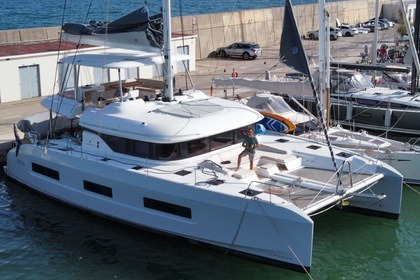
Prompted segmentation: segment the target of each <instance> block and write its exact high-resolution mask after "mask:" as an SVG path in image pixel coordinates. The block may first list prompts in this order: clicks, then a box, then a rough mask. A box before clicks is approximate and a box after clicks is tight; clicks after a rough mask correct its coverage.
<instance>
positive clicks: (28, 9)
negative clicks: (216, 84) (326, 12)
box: [0, 0, 316, 30]
mask: <svg viewBox="0 0 420 280" xmlns="http://www.w3.org/2000/svg"><path fill="white" fill-rule="evenodd" d="M145 2H147V6H148V7H149V10H150V12H151V14H156V13H159V12H160V9H161V6H162V0H149V1H138V0H125V1H121V0H108V1H104V0H91V1H89V0H85V1H81V0H79V1H52V0H36V1H33V0H19V1H10V0H0V30H10V29H25V28H35V27H50V26H62V25H63V24H64V23H66V22H77V23H89V21H90V20H91V19H93V20H99V21H108V22H109V21H113V20H115V19H118V18H119V17H121V16H123V15H126V14H128V13H129V12H132V11H134V10H136V9H138V8H140V7H141V6H143V5H144V3H145ZM315 2H316V0H299V1H294V2H293V5H301V4H306V3H315ZM283 6H284V0H258V1H220V0H213V1H208V0H173V1H172V15H173V16H180V15H196V14H207V13H220V12H234V11H238V10H249V9H264V8H271V7H283Z"/></svg>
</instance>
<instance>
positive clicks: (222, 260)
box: [0, 0, 420, 280]
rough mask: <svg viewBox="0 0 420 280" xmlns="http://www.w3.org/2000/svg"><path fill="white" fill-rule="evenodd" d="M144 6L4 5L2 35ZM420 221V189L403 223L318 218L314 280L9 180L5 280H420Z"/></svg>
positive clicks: (4, 206) (1, 224)
mask: <svg viewBox="0 0 420 280" xmlns="http://www.w3.org/2000/svg"><path fill="white" fill-rule="evenodd" d="M90 2H92V6H90V7H89V3H90ZM313 2H315V1H311V0H303V1H297V2H295V1H293V4H294V5H299V4H305V3H313ZM64 3H66V7H65V8H66V9H64V6H65V4H64ZM104 3H107V4H104ZM143 3H144V1H132V0H129V1H124V4H123V5H122V4H121V1H99V0H93V1H68V2H67V1H59V3H57V2H56V1H50V0H39V1H28V0H23V1H6V0H0V5H1V7H2V9H1V11H0V15H1V16H0V30H9V29H21V28H34V27H47V26H59V25H61V24H62V23H63V22H68V21H73V22H86V21H89V20H90V19H97V20H107V18H109V19H111V20H112V19H116V18H118V17H120V16H122V15H124V14H126V13H128V12H131V11H133V10H135V9H137V8H138V7H140V6H141V5H143ZM147 3H148V5H149V7H150V9H151V11H152V13H155V12H158V11H159V9H160V3H161V0H151V1H147ZM179 3H182V13H183V14H184V15H188V14H201V13H213V12H215V13H216V12H222V11H225V12H229V11H236V10H239V9H259V8H268V7H276V6H282V5H283V1H272V0H260V1H230V2H229V1H204V0H183V1H173V4H174V11H173V15H174V16H178V15H180V13H181V12H180V9H179ZM105 9H106V10H107V11H109V12H107V13H106V17H104V10H105ZM63 11H64V12H63ZM87 11H90V12H89V13H87ZM419 213H420V187H418V186H408V185H405V186H404V193H403V201H402V211H401V215H400V218H399V220H389V219H383V218H376V217H369V216H363V215H358V214H353V213H347V212H343V211H339V210H331V211H328V212H325V213H323V214H320V215H318V216H315V217H313V220H314V222H315V231H314V251H313V254H312V269H311V271H310V274H309V275H307V274H305V273H298V272H293V271H289V270H285V269H281V268H277V267H273V266H268V265H264V264H259V263H255V262H252V261H248V260H244V259H241V258H237V257H232V256H229V255H225V254H224V252H216V251H213V250H209V249H205V248H201V247H198V246H196V245H194V244H190V243H187V242H185V241H181V240H177V239H174V238H171V237H168V236H162V235H159V234H156V233H152V232H148V231H145V230H142V229H138V228H133V227H130V226H127V225H124V224H120V223H118V222H116V221H110V220H107V219H104V218H101V217H97V216H95V215H92V214H90V213H86V212H83V211H81V210H78V209H75V208H72V207H70V206H67V205H63V204H61V203H59V202H57V201H54V200H51V199H49V198H46V197H44V196H41V195H39V194H37V193H35V192H33V191H29V190H28V189H27V188H25V187H24V186H22V185H19V184H16V183H14V182H11V181H8V180H6V178H5V176H4V174H3V173H2V172H0V279H2V280H3V279H5V280H7V279H11V280H12V279H13V280H14V279H16V280H17V279H19V280H20V279H43V280H49V279H89V280H90V279H101V280H102V279H146V280H147V279H165V280H166V279H176V280H178V279H179V280H181V279H183V280H188V279H203V280H205V279H241V280H247V279H328V280H352V279H357V280H360V279H369V280H379V279H392V280H394V279H401V280H407V279H409V280H411V279H418V277H419V275H420V266H419V264H420V250H419V249H420V244H419V240H420V238H419V237H420V215H419ZM209 230H210V229H209ZM261 238H264V236H261ZM279 238H280V237H279Z"/></svg>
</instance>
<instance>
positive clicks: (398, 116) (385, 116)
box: [285, 95, 420, 137]
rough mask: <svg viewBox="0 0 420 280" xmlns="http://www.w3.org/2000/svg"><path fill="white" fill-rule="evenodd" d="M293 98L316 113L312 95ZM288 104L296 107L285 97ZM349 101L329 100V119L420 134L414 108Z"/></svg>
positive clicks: (361, 126) (374, 129)
mask: <svg viewBox="0 0 420 280" xmlns="http://www.w3.org/2000/svg"><path fill="white" fill-rule="evenodd" d="M294 98H295V99H296V100H298V101H299V102H300V103H301V104H303V105H304V106H305V107H306V108H307V109H308V110H310V111H311V112H312V113H313V114H315V115H316V105H315V102H314V100H313V98H312V97H310V96H304V95H294ZM285 100H286V101H287V102H288V104H289V105H290V106H291V107H292V108H294V109H296V110H299V108H298V107H297V106H296V104H295V102H294V101H291V100H289V98H288V97H285ZM374 106H375V104H372V106H368V105H360V104H355V103H351V102H345V101H343V102H340V101H334V100H331V114H330V116H331V120H333V121H337V122H339V123H340V124H341V125H343V126H346V127H350V128H354V127H357V128H361V129H365V130H371V131H377V132H387V133H390V134H398V135H401V134H403V135H404V136H415V137H418V136H420V123H419V122H415V121H413V120H416V119H418V118H419V116H420V110H416V109H387V108H377V107H374Z"/></svg>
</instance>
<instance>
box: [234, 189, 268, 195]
mask: <svg viewBox="0 0 420 280" xmlns="http://www.w3.org/2000/svg"><path fill="white" fill-rule="evenodd" d="M239 193H241V194H244V195H246V196H256V195H259V194H260V193H262V192H261V191H256V190H253V189H246V190H243V191H241V192H239Z"/></svg>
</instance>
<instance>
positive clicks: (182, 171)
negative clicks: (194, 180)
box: [175, 170, 191, 176]
mask: <svg viewBox="0 0 420 280" xmlns="http://www.w3.org/2000/svg"><path fill="white" fill-rule="evenodd" d="M190 173H191V171H187V170H180V171H177V172H175V174H176V175H179V176H185V175H188V174H190Z"/></svg>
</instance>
